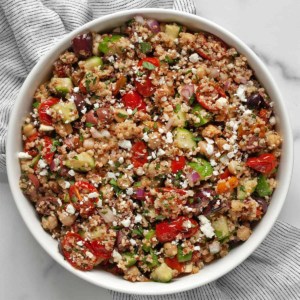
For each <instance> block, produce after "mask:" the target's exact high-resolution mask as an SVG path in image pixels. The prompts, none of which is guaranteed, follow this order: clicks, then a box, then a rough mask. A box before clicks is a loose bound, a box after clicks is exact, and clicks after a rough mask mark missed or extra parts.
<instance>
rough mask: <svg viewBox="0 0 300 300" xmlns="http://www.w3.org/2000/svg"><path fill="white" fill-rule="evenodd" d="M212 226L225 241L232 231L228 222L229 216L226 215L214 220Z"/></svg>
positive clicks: (219, 238) (220, 238)
mask: <svg viewBox="0 0 300 300" xmlns="http://www.w3.org/2000/svg"><path fill="white" fill-rule="evenodd" d="M212 227H213V228H214V230H215V234H216V236H217V238H218V240H219V241H224V240H225V239H226V238H228V237H229V234H230V232H229V228H228V224H227V218H226V217H225V216H221V217H219V218H218V219H217V220H215V221H213V222H212Z"/></svg>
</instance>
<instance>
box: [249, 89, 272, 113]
mask: <svg viewBox="0 0 300 300" xmlns="http://www.w3.org/2000/svg"><path fill="white" fill-rule="evenodd" d="M247 106H248V107H249V108H255V109H260V108H268V107H269V105H268V104H267V102H266V101H265V99H264V98H263V96H262V95H261V94H259V93H253V94H251V95H250V96H249V97H248V98H247Z"/></svg>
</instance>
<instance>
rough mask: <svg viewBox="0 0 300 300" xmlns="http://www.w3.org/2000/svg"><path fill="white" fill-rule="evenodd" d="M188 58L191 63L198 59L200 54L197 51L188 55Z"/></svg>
mask: <svg viewBox="0 0 300 300" xmlns="http://www.w3.org/2000/svg"><path fill="white" fill-rule="evenodd" d="M189 60H190V62H192V63H196V62H198V61H199V60H200V56H199V55H198V54H197V53H193V54H192V55H190V57H189Z"/></svg>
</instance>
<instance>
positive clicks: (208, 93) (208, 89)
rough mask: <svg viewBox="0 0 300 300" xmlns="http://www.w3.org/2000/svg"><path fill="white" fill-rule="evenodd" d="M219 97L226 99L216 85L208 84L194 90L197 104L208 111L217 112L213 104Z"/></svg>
mask: <svg viewBox="0 0 300 300" xmlns="http://www.w3.org/2000/svg"><path fill="white" fill-rule="evenodd" d="M220 97H226V94H225V92H224V91H223V89H221V88H220V87H219V86H218V85H217V84H214V83H209V84H208V86H205V89H204V87H202V86H201V85H199V86H198V88H197V90H196V99H197V101H198V102H199V104H200V105H201V106H202V107H204V108H205V109H207V110H209V111H216V110H218V109H217V107H216V106H215V102H216V100H217V99H218V98H220Z"/></svg>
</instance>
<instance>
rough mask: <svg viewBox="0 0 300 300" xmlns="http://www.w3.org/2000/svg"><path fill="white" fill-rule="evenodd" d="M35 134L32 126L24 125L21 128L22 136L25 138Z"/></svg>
mask: <svg viewBox="0 0 300 300" xmlns="http://www.w3.org/2000/svg"><path fill="white" fill-rule="evenodd" d="M35 133H36V129H35V128H34V126H33V125H32V124H25V125H24V126H23V134H24V135H25V136H26V137H29V136H32V135H33V134H35Z"/></svg>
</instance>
